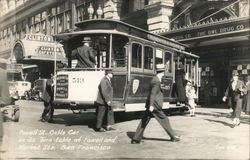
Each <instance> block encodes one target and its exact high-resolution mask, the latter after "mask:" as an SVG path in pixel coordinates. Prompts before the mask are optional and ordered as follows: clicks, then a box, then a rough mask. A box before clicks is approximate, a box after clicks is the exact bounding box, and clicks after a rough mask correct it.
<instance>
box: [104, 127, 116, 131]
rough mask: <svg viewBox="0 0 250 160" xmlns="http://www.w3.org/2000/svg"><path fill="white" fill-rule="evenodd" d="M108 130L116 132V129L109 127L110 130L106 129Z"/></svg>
mask: <svg viewBox="0 0 250 160" xmlns="http://www.w3.org/2000/svg"><path fill="white" fill-rule="evenodd" d="M106 130H107V131H114V130H115V129H114V128H112V127H108V128H106Z"/></svg>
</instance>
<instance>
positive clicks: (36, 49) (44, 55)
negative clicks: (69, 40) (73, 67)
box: [13, 34, 66, 62]
mask: <svg viewBox="0 0 250 160" xmlns="http://www.w3.org/2000/svg"><path fill="white" fill-rule="evenodd" d="M13 54H14V56H15V58H16V61H17V62H18V61H19V62H20V61H26V60H39V61H54V59H55V58H56V60H57V61H66V55H65V52H64V49H63V46H62V45H61V44H60V43H58V42H55V41H54V40H53V37H52V36H49V35H42V34H27V35H25V37H24V38H23V39H22V40H18V41H16V43H15V45H14V48H13ZM55 54H56V55H55Z"/></svg>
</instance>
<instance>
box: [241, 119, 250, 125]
mask: <svg viewBox="0 0 250 160" xmlns="http://www.w3.org/2000/svg"><path fill="white" fill-rule="evenodd" d="M240 123H243V124H250V118H247V117H240Z"/></svg>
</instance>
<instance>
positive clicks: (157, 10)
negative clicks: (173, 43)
mask: <svg viewBox="0 0 250 160" xmlns="http://www.w3.org/2000/svg"><path fill="white" fill-rule="evenodd" d="M173 7H174V2H173V0H151V1H149V5H147V6H145V10H146V11H147V14H148V19H147V24H148V30H149V31H150V32H152V33H160V32H166V31H168V30H169V29H170V23H169V22H170V16H171V15H172V10H173Z"/></svg>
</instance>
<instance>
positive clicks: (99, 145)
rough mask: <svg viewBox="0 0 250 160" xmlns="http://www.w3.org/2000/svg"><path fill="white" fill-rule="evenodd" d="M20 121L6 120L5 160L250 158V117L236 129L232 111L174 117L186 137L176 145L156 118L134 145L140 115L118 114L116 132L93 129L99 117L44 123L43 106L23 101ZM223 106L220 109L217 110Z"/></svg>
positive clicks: (59, 117) (67, 116) (61, 116)
mask: <svg viewBox="0 0 250 160" xmlns="http://www.w3.org/2000/svg"><path fill="white" fill-rule="evenodd" d="M17 104H19V105H20V106H21V115H20V120H19V122H12V121H11V120H8V118H7V119H6V122H4V123H3V125H4V138H3V143H2V146H1V149H0V159H16V158H22V159H28V158H36V159H40V158H48V159H52V158H53V159H58V158H62V159H69V158H71V159H75V158H100V159H103V158H149V159H152V158H162V159H249V124H250V117H249V116H248V115H245V114H244V113H242V115H241V125H240V126H237V127H235V128H231V126H232V125H231V124H232V120H231V119H230V118H227V115H228V113H229V109H225V108H216V106H213V107H210V108H204V107H202V106H200V107H198V108H197V110H196V113H197V114H196V117H189V115H188V114H184V115H180V114H178V113H173V114H172V115H171V116H169V119H170V122H171V125H172V127H173V128H174V129H175V131H176V132H177V133H178V134H179V135H181V136H182V137H181V141H180V142H171V141H170V138H169V136H168V135H167V134H166V133H165V131H164V130H163V129H162V128H161V126H160V125H159V123H158V122H157V121H156V120H155V119H154V118H152V119H151V121H150V122H149V124H148V126H147V129H146V130H145V132H144V139H143V142H142V143H140V144H130V141H131V137H132V136H133V135H134V132H135V130H136V128H137V125H138V124H139V122H140V117H141V115H142V113H141V112H139V113H129V114H121V113H120V114H116V116H115V119H116V124H115V125H114V126H113V127H114V128H116V130H115V131H110V132H104V133H99V132H95V131H94V130H93V126H94V124H95V114H94V112H83V113H82V114H73V113H72V112H71V111H69V110H55V116H54V122H53V123H48V122H41V121H39V119H40V115H41V113H42V110H43V104H42V102H35V101H24V100H20V101H18V102H17ZM217 107H219V106H217Z"/></svg>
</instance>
